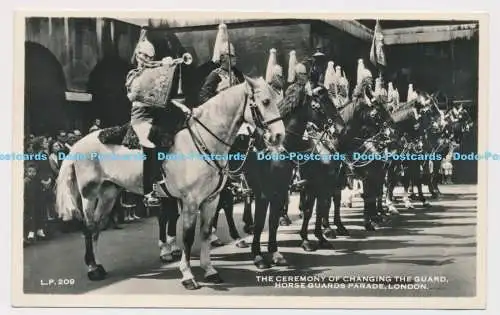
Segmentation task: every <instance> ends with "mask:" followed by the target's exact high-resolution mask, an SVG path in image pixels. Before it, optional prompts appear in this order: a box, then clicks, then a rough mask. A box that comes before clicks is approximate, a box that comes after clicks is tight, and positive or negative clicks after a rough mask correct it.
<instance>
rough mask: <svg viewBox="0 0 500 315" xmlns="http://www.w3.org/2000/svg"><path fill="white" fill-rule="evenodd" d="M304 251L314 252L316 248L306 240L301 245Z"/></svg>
mask: <svg viewBox="0 0 500 315" xmlns="http://www.w3.org/2000/svg"><path fill="white" fill-rule="evenodd" d="M301 247H302V249H303V250H304V251H306V252H314V251H315V250H316V248H315V247H314V246H312V244H311V242H309V241H308V240H304V241H303V242H302V245H301Z"/></svg>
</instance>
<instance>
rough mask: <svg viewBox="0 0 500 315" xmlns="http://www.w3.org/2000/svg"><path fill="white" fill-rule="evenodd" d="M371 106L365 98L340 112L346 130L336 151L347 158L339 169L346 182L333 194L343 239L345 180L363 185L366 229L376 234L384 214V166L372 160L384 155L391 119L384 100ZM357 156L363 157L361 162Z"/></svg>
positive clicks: (340, 180) (375, 99)
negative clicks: (342, 209) (355, 180)
mask: <svg viewBox="0 0 500 315" xmlns="http://www.w3.org/2000/svg"><path fill="white" fill-rule="evenodd" d="M372 102H373V103H372V104H371V106H369V105H368V104H366V102H365V101H364V98H358V99H356V100H354V101H352V102H350V103H348V104H347V105H346V106H345V107H344V108H343V109H342V110H341V111H340V114H341V116H342V119H343V121H344V123H345V125H346V128H345V131H344V132H343V133H342V134H341V135H340V137H339V140H338V145H337V150H338V151H339V152H341V153H342V154H343V155H344V156H345V159H344V160H343V163H342V166H341V168H340V169H341V170H342V169H343V171H341V172H339V173H338V176H339V177H344V178H341V179H339V182H338V183H339V185H336V186H335V187H334V191H333V194H334V224H335V225H336V227H337V233H339V234H340V235H348V232H347V229H346V228H345V227H344V225H343V224H342V220H341V216H340V191H341V189H343V188H344V186H343V185H341V184H344V185H345V184H347V181H346V179H347V178H346V177H352V178H358V179H360V180H361V181H362V182H363V195H362V197H363V218H364V227H365V229H366V230H367V231H375V230H376V229H377V227H378V223H379V222H380V221H381V217H380V215H381V214H382V212H383V211H382V204H381V202H380V197H381V196H382V194H383V184H384V174H385V170H384V168H385V162H384V161H383V160H377V159H371V158H369V156H370V155H373V156H376V155H382V154H383V152H384V149H385V147H386V144H387V139H388V134H387V133H386V130H389V129H390V128H391V126H392V118H391V116H390V115H389V112H388V111H387V109H386V108H385V101H384V100H383V99H382V98H379V97H377V98H374V99H373V101H372ZM355 154H360V155H361V158H358V157H357V156H356V155H355ZM330 189H331V188H330ZM329 203H331V200H329ZM326 220H327V219H326ZM323 225H324V227H325V228H327V230H330V229H331V228H330V227H329V223H328V221H324V223H323ZM332 236H335V235H334V234H333V235H332Z"/></svg>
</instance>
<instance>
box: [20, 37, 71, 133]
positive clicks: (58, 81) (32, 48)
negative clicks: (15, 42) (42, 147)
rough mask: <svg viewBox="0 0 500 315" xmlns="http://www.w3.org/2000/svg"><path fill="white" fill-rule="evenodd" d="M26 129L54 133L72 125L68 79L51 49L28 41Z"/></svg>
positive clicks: (26, 60) (25, 46)
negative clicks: (66, 93)
mask: <svg viewBox="0 0 500 315" xmlns="http://www.w3.org/2000/svg"><path fill="white" fill-rule="evenodd" d="M24 48H25V70H24V71H25V72H24V73H25V85H24V108H25V113H24V130H25V133H26V134H28V133H33V134H37V135H41V134H53V133H55V132H57V130H60V129H67V128H68V127H69V125H68V124H69V121H68V113H67V106H66V104H67V102H66V95H65V92H66V78H65V76H64V71H63V68H62V66H61V64H60V63H59V61H58V60H57V58H56V57H55V56H54V55H53V54H52V52H51V51H50V50H48V49H47V48H45V47H44V46H42V45H40V44H37V43H33V42H25V44H24Z"/></svg>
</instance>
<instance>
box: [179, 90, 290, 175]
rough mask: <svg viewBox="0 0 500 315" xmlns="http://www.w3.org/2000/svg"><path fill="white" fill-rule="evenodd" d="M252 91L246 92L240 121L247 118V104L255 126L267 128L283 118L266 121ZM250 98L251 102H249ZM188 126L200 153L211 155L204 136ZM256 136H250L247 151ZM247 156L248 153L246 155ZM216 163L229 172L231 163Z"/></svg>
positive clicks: (222, 169)
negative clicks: (195, 132) (197, 135)
mask: <svg viewBox="0 0 500 315" xmlns="http://www.w3.org/2000/svg"><path fill="white" fill-rule="evenodd" d="M250 91H251V95H249V94H248V93H245V103H244V105H243V111H242V114H241V116H240V117H239V120H240V121H244V120H245V118H244V117H245V111H246V107H247V105H248V106H249V107H250V112H251V115H252V119H253V121H254V123H255V126H256V127H257V128H259V129H262V130H266V129H267V128H268V127H269V126H270V125H271V124H273V123H276V122H278V121H281V120H282V117H281V116H278V117H276V118H272V119H270V120H267V121H264V116H263V115H262V112H261V111H260V109H259V107H258V106H257V103H256V101H255V90H254V89H253V88H251V89H250ZM249 100H250V102H249ZM191 118H192V119H193V120H194V121H195V122H196V123H198V124H199V125H200V126H202V127H203V129H205V130H206V131H207V132H208V133H209V134H210V135H211V136H212V137H214V138H215V139H216V140H217V141H219V142H220V143H222V144H224V145H225V146H227V147H229V148H230V147H231V144H229V143H227V142H226V141H224V140H222V139H221V138H220V137H218V136H217V135H216V134H215V133H214V132H213V131H212V130H210V128H208V127H207V126H206V125H205V124H204V123H203V122H201V121H200V120H199V119H198V118H197V117H195V116H191ZM187 126H188V127H187V128H188V130H189V133H190V134H191V137H192V138H193V142H194V143H195V146H196V148H197V149H198V151H200V153H205V154H209V155H211V154H212V153H211V152H210V150H209V149H208V147H207V146H206V144H205V142H204V141H203V138H202V137H201V136H199V137H196V136H195V135H194V132H193V130H192V129H191V127H190V126H189V124H187ZM254 138H255V135H254V134H252V135H251V136H250V139H251V141H250V143H249V146H248V148H247V153H248V152H249V151H250V149H251V147H252V146H253V140H254ZM245 157H246V155H245ZM204 160H205V162H207V163H208V164H209V165H210V166H213V165H212V164H210V163H209V161H208V160H206V159H204ZM213 162H214V164H215V167H216V168H217V169H218V171H219V172H221V173H227V172H228V170H227V169H228V167H229V166H228V165H229V163H226V165H224V166H221V165H220V164H219V163H217V161H216V160H214V161H213ZM245 162H246V158H245V160H244V161H243V162H242V165H241V166H240V167H238V169H241V168H242V167H243V164H244V163H245Z"/></svg>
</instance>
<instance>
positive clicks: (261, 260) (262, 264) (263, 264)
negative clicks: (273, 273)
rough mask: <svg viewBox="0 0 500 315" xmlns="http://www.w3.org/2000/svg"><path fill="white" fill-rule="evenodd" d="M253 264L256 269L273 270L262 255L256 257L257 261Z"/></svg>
mask: <svg viewBox="0 0 500 315" xmlns="http://www.w3.org/2000/svg"><path fill="white" fill-rule="evenodd" d="M253 264H254V265H255V267H257V268H258V269H261V270H262V269H269V268H271V265H270V264H269V263H268V262H266V261H265V260H264V258H263V257H262V256H260V255H259V256H256V257H255V259H254V260H253Z"/></svg>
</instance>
